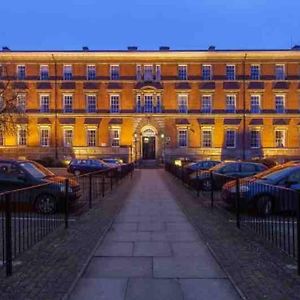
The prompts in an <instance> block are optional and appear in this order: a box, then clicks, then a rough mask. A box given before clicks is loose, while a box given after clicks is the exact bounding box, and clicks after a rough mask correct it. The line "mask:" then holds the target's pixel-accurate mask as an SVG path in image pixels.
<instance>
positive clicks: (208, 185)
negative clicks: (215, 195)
mask: <svg viewBox="0 0 300 300" xmlns="http://www.w3.org/2000/svg"><path fill="white" fill-rule="evenodd" d="M201 185H202V189H203V191H211V190H212V184H211V180H210V179H204V180H202V184H201Z"/></svg>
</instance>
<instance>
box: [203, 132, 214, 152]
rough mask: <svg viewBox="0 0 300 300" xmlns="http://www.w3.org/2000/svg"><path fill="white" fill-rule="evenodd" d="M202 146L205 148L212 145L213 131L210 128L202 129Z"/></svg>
mask: <svg viewBox="0 0 300 300" xmlns="http://www.w3.org/2000/svg"><path fill="white" fill-rule="evenodd" d="M202 147H203V148H211V147H212V132H211V130H210V129H203V130H202Z"/></svg>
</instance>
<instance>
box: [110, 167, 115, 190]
mask: <svg viewBox="0 0 300 300" xmlns="http://www.w3.org/2000/svg"><path fill="white" fill-rule="evenodd" d="M114 173H115V172H114V171H111V172H110V190H111V191H112V189H113V174H114Z"/></svg>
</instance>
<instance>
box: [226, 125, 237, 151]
mask: <svg viewBox="0 0 300 300" xmlns="http://www.w3.org/2000/svg"><path fill="white" fill-rule="evenodd" d="M225 142H226V148H235V142H236V132H235V130H232V129H228V130H226V139H225Z"/></svg>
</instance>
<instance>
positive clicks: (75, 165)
mask: <svg viewBox="0 0 300 300" xmlns="http://www.w3.org/2000/svg"><path fill="white" fill-rule="evenodd" d="M109 168H111V166H110V165H109V164H107V163H105V162H104V161H102V160H100V159H73V160H71V162H70V164H69V166H68V169H67V171H68V172H69V173H72V174H75V175H76V176H79V175H81V174H86V173H91V172H96V171H101V170H107V169H109Z"/></svg>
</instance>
